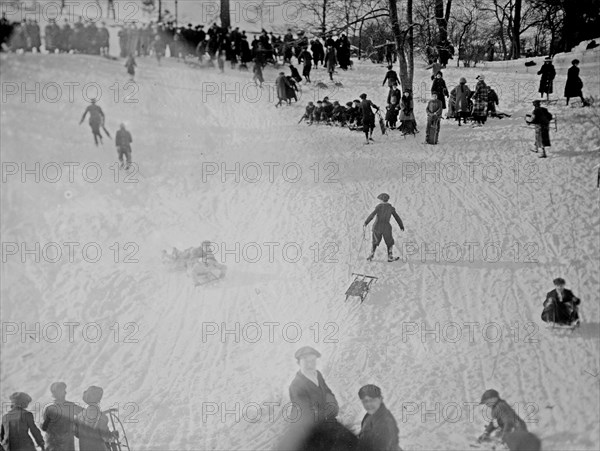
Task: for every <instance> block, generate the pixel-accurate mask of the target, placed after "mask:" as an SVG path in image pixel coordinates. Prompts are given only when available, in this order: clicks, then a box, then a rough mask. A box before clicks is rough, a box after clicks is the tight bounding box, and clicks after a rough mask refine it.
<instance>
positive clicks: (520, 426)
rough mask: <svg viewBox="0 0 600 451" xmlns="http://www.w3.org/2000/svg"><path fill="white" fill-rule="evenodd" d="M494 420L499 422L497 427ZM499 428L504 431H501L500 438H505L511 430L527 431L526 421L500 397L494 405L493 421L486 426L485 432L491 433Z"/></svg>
mask: <svg viewBox="0 0 600 451" xmlns="http://www.w3.org/2000/svg"><path fill="white" fill-rule="evenodd" d="M494 420H496V422H497V423H498V426H497V427H496V426H495V425H494ZM498 428H499V429H501V431H502V432H501V433H500V438H503V437H504V435H505V434H509V433H511V432H516V431H527V425H526V424H525V422H524V421H523V420H522V419H521V418H520V417H519V416H518V415H517V413H516V412H515V411H514V410H513V408H512V407H511V406H509V405H508V403H507V402H506V401H505V400H503V399H499V400H498V402H497V403H496V404H494V407H492V421H490V423H489V424H488V425H487V427H486V428H485V432H486V433H488V434H490V433H491V432H492V431H494V430H496V429H498Z"/></svg>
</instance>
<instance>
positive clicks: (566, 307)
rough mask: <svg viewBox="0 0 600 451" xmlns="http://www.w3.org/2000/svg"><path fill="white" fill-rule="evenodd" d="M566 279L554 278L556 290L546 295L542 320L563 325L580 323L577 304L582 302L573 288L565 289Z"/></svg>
mask: <svg viewBox="0 0 600 451" xmlns="http://www.w3.org/2000/svg"><path fill="white" fill-rule="evenodd" d="M565 285H566V282H565V279H562V278H560V277H559V278H557V279H554V287H555V288H554V290H552V291H550V292H549V293H548V294H547V295H546V300H545V301H544V311H543V312H542V321H544V322H547V323H555V324H561V325H570V326H572V325H575V324H577V323H579V312H578V308H577V306H578V305H579V304H580V303H581V301H580V300H579V298H577V297H576V296H575V295H574V294H573V292H572V291H571V290H567V289H565Z"/></svg>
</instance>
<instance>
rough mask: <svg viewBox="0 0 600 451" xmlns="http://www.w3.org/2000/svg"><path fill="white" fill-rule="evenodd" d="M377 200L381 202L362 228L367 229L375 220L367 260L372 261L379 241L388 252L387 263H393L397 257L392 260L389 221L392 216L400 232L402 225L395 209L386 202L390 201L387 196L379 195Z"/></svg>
mask: <svg viewBox="0 0 600 451" xmlns="http://www.w3.org/2000/svg"><path fill="white" fill-rule="evenodd" d="M377 199H379V200H380V201H381V203H380V204H379V205H377V206H376V207H375V210H373V213H371V214H370V215H369V216H368V217H367V219H366V220H365V224H364V226H363V227H365V228H366V227H367V226H368V225H369V223H370V222H371V221H372V220H373V218H375V217H377V218H376V219H375V223H374V224H373V243H372V249H371V254H370V255H369V256H368V257H367V260H369V261H371V260H373V257H374V256H375V251H376V250H377V246H379V243H381V239H382V238H383V240H384V241H385V245H386V246H387V250H388V262H393V261H396V260H398V257H396V258H394V255H393V253H394V237H393V236H392V225H391V224H390V219H391V217H392V216H393V217H394V219H395V220H396V222H397V223H398V226H399V227H400V230H402V231H404V224H402V219H400V216H398V213H396V209H395V208H394V207H392V205H391V204H388V200H390V196H389V194H386V193H381V194H380V195H379V196H377Z"/></svg>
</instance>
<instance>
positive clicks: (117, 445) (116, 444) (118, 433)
mask: <svg viewBox="0 0 600 451" xmlns="http://www.w3.org/2000/svg"><path fill="white" fill-rule="evenodd" d="M117 412H118V409H116V408H112V409H108V410H106V411H104V412H102V413H104V414H106V415H108V417H109V418H110V424H111V427H110V428H109V429H111V432H112V434H113V437H112V438H111V439H110V442H108V446H110V451H123V450H127V451H131V448H130V447H129V441H128V440H127V434H125V427H124V426H123V423H122V422H121V420H120V419H119V416H118V415H117Z"/></svg>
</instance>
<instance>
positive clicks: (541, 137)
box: [527, 100, 552, 158]
mask: <svg viewBox="0 0 600 451" xmlns="http://www.w3.org/2000/svg"><path fill="white" fill-rule="evenodd" d="M533 106H534V109H533V113H531V119H530V120H529V121H527V122H528V123H529V124H534V125H535V151H534V152H535V153H537V152H538V151H539V148H540V147H541V148H542V154H541V155H540V158H546V147H550V121H551V120H552V113H550V112H549V111H548V110H547V109H546V108H544V107H543V106H541V102H540V101H539V100H534V101H533Z"/></svg>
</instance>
